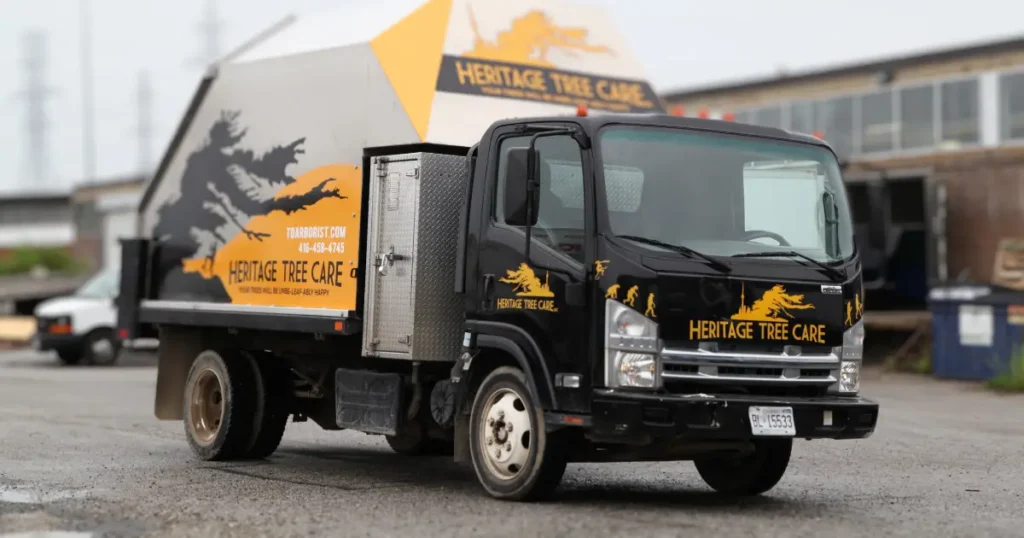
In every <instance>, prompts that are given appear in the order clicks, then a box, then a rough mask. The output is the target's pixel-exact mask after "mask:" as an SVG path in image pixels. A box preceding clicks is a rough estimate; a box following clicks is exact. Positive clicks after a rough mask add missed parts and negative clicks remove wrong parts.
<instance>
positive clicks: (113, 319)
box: [34, 268, 121, 365]
mask: <svg viewBox="0 0 1024 538" xmlns="http://www.w3.org/2000/svg"><path fill="white" fill-rule="evenodd" d="M119 276H120V271H119V270H118V269H116V268H114V269H104V270H102V271H100V272H99V273H97V274H96V275H95V276H93V277H92V278H91V279H89V281H88V282H86V283H85V284H83V285H82V287H80V288H79V289H78V290H77V291H75V292H74V293H72V294H71V295H68V296H65V297H55V298H53V299H48V300H46V301H43V302H42V303H39V305H38V306H36V309H35V318H36V336H35V339H34V341H35V347H36V349H37V350H39V351H56V352H57V356H58V357H60V360H61V361H62V362H63V363H65V364H79V363H82V364H92V365H111V364H113V363H114V362H116V361H117V357H118V354H119V353H120V351H121V349H120V348H121V345H120V341H119V340H118V339H117V334H116V333H115V327H116V325H117V305H116V302H115V301H116V298H117V294H118V291H119V286H120V279H119Z"/></svg>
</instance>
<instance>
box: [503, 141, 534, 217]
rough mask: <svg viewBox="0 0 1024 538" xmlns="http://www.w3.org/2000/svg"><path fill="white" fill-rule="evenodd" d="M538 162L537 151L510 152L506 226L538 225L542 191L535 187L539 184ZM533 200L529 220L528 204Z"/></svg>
mask: <svg viewBox="0 0 1024 538" xmlns="http://www.w3.org/2000/svg"><path fill="white" fill-rule="evenodd" d="M531 153H532V155H531ZM531 156H532V157H533V158H532V159H531ZM538 160H539V159H538V155H537V150H536V149H534V150H533V151H531V150H529V149H527V148H513V149H510V150H509V152H508V165H507V167H506V169H505V224H508V225H510V226H534V225H536V224H537V214H538V213H539V211H538V210H539V209H540V190H539V189H537V188H534V186H535V185H536V184H537V181H536V180H537V172H536V170H537V168H536V165H535V163H537V162H538ZM531 165H532V166H531ZM531 198H532V204H531V206H532V208H531V210H530V213H531V215H530V218H529V219H527V202H528V201H531Z"/></svg>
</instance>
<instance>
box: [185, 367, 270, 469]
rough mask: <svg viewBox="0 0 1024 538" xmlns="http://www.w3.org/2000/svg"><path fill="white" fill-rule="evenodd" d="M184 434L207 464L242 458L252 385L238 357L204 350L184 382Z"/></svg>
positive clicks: (249, 371)
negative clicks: (208, 462)
mask: <svg viewBox="0 0 1024 538" xmlns="http://www.w3.org/2000/svg"><path fill="white" fill-rule="evenodd" d="M184 400H185V401H184V403H185V409H184V412H185V413H184V415H185V420H184V422H185V435H186V438H187V439H188V443H189V446H190V447H191V448H192V452H194V453H195V454H196V456H198V457H199V458H200V459H203V460H207V461H216V460H229V459H234V458H237V457H240V456H243V455H244V454H245V452H246V449H248V447H249V446H250V442H251V441H252V434H253V413H254V411H255V408H256V386H255V376H254V370H253V368H252V365H251V364H249V362H248V361H247V360H246V359H245V358H244V357H241V356H238V355H230V354H223V355H222V354H220V353H217V352H215V351H210V350H208V351H204V352H202V353H200V354H199V356H198V357H196V360H195V362H193V363H192V368H191V369H190V370H189V373H188V378H187V379H186V381H185V398H184Z"/></svg>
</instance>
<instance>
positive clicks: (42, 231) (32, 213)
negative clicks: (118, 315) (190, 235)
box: [0, 176, 145, 316]
mask: <svg viewBox="0 0 1024 538" xmlns="http://www.w3.org/2000/svg"><path fill="white" fill-rule="evenodd" d="M144 184H145V177H143V176H131V177H125V178H115V179H112V180H106V181H99V182H95V183H87V184H82V185H79V186H78V187H76V188H75V189H73V190H72V191H70V192H67V191H65V192H62V193H60V192H45V193H28V192H23V193H18V194H7V195H4V196H3V197H0V257H4V256H8V255H10V254H12V253H14V252H15V251H17V250H18V249H22V248H25V247H28V248H39V247H47V248H50V249H56V250H62V251H66V252H68V253H70V254H72V255H73V257H74V258H75V259H76V260H77V261H78V262H80V264H81V265H82V267H80V270H79V271H76V272H74V273H70V274H59V273H54V274H43V273H39V272H29V273H23V274H13V275H0V316H3V315H10V314H23V315H24V314H28V313H29V312H31V310H32V308H33V307H34V305H35V304H36V303H38V302H39V301H41V300H44V299H47V298H50V297H54V296H57V295H63V294H66V293H70V292H71V291H73V290H75V289H77V288H78V287H79V286H80V285H81V284H82V283H83V282H85V281H86V280H87V279H88V278H89V277H90V276H91V275H92V274H94V273H95V272H96V271H97V270H98V269H100V268H102V267H106V266H110V265H114V264H117V263H119V262H120V243H119V241H118V240H119V238H121V237H125V236H130V235H133V234H134V233H135V223H136V217H135V208H136V206H137V205H138V201H139V197H140V196H141V192H142V188H143V186H144Z"/></svg>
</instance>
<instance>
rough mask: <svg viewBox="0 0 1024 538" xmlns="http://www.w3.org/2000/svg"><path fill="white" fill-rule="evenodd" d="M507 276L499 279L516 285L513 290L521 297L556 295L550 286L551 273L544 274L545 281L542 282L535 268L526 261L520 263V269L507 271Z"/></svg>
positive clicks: (504, 282)
mask: <svg viewBox="0 0 1024 538" xmlns="http://www.w3.org/2000/svg"><path fill="white" fill-rule="evenodd" d="M505 273H506V276H505V278H502V279H500V280H499V282H501V283H503V284H511V285H512V286H514V287H513V288H512V291H514V292H516V295H518V296H520V297H554V296H555V294H554V292H552V291H551V288H550V287H549V286H548V279H549V274H547V273H546V274H545V275H544V282H543V283H541V281H540V279H539V278H537V275H536V274H534V272H533V269H532V268H530V266H529V265H526V264H525V263H521V264H519V268H518V269H515V270H513V269H509V270H507V271H505Z"/></svg>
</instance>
